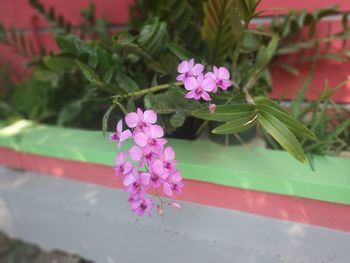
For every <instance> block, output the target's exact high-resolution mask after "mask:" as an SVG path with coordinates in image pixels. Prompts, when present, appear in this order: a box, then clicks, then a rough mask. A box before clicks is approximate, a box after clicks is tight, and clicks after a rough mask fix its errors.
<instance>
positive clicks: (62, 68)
mask: <svg viewBox="0 0 350 263" xmlns="http://www.w3.org/2000/svg"><path fill="white" fill-rule="evenodd" d="M44 63H45V65H46V66H47V67H48V68H49V69H51V70H53V71H55V72H59V73H63V72H66V71H71V70H73V69H74V67H75V66H76V63H75V61H74V59H71V58H67V57H59V56H56V57H54V56H48V57H45V58H44Z"/></svg>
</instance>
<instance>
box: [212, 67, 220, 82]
mask: <svg viewBox="0 0 350 263" xmlns="http://www.w3.org/2000/svg"><path fill="white" fill-rule="evenodd" d="M213 73H214V76H215V78H216V79H218V78H219V76H220V73H219V69H218V68H217V67H216V66H213Z"/></svg>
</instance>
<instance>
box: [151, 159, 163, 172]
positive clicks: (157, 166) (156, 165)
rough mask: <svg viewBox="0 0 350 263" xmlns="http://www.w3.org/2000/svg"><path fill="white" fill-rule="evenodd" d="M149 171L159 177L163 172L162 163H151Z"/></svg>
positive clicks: (156, 161)
mask: <svg viewBox="0 0 350 263" xmlns="http://www.w3.org/2000/svg"><path fill="white" fill-rule="evenodd" d="M151 170H152V172H153V173H155V174H158V175H161V174H162V173H163V172H164V168H163V162H162V161H161V160H159V159H157V160H155V161H154V162H152V163H151Z"/></svg>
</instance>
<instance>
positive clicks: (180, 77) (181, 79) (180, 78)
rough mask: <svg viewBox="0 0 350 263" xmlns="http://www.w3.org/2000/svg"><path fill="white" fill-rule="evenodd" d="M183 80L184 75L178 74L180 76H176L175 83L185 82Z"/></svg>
mask: <svg viewBox="0 0 350 263" xmlns="http://www.w3.org/2000/svg"><path fill="white" fill-rule="evenodd" d="M185 79H186V75H185V74H180V75H178V76H177V77H176V80H177V81H182V82H183V81H185Z"/></svg>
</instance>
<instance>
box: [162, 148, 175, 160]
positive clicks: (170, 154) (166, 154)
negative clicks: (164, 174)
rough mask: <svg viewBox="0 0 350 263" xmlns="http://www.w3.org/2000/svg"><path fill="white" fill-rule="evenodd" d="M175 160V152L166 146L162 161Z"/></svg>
mask: <svg viewBox="0 0 350 263" xmlns="http://www.w3.org/2000/svg"><path fill="white" fill-rule="evenodd" d="M174 159H175V151H174V149H173V148H172V147H171V146H168V147H166V148H165V150H164V160H165V161H169V160H174Z"/></svg>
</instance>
